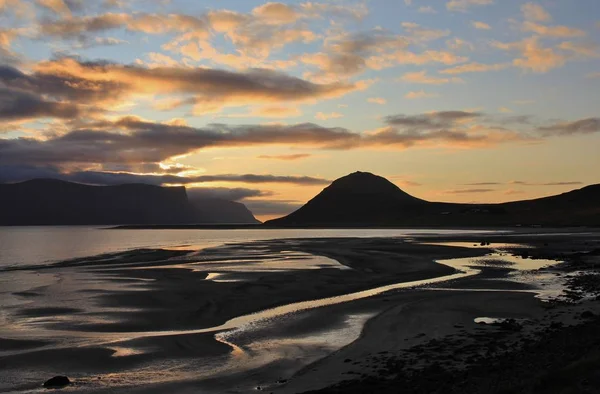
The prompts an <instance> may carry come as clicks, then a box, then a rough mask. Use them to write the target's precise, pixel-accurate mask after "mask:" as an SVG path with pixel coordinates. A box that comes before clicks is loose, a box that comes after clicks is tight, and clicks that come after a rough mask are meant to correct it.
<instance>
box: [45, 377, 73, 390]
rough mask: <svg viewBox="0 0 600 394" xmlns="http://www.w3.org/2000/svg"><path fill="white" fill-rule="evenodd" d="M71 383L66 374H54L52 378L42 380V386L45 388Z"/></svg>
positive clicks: (59, 386)
mask: <svg viewBox="0 0 600 394" xmlns="http://www.w3.org/2000/svg"><path fill="white" fill-rule="evenodd" d="M69 384H71V381H70V380H69V378H68V377H66V376H55V377H53V378H52V379H48V380H46V381H45V382H44V387H47V388H61V387H65V386H68V385H69Z"/></svg>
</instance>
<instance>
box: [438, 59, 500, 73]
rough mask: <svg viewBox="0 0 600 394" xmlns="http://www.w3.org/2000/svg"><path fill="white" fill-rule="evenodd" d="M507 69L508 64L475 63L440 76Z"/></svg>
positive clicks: (449, 70)
mask: <svg viewBox="0 0 600 394" xmlns="http://www.w3.org/2000/svg"><path fill="white" fill-rule="evenodd" d="M507 67H510V64H507V63H498V64H481V63H475V62H474V63H467V64H461V65H460V66H456V67H452V68H447V69H445V70H441V71H440V74H452V75H455V74H465V73H476V72H487V71H499V70H504V69H505V68H507Z"/></svg>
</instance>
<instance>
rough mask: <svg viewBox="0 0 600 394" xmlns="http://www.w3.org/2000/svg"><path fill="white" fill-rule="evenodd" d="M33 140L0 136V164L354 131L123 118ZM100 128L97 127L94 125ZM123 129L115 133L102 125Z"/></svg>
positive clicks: (147, 159)
mask: <svg viewBox="0 0 600 394" xmlns="http://www.w3.org/2000/svg"><path fill="white" fill-rule="evenodd" d="M93 127H95V128H94V129H80V130H74V131H71V132H69V133H66V134H64V135H60V136H56V137H53V138H48V139H46V140H37V139H32V138H18V139H11V140H0V164H11V163H12V164H15V163H21V164H52V163H54V164H60V163H63V164H65V163H99V164H102V163H158V162H161V161H163V160H166V159H168V158H170V157H173V156H177V155H182V154H186V153H191V152H194V151H196V150H199V149H201V148H206V147H217V146H218V147H227V146H248V145H269V144H290V145H295V144H297V145H304V146H313V147H331V148H344V147H347V146H351V145H355V144H356V143H358V142H360V135H358V134H354V133H351V132H349V131H348V130H346V129H342V128H326V127H321V126H318V125H315V124H311V123H304V124H298V125H292V126H282V125H255V126H226V125H211V126H209V127H207V128H203V129H199V128H193V127H188V126H177V125H169V124H161V123H152V122H146V121H142V120H139V119H137V118H132V117H127V118H122V119H120V120H118V121H116V122H114V123H113V122H100V123H96V124H94V125H93ZM100 127H102V128H104V130H102V129H98V128H100ZM109 129H110V130H117V131H119V130H120V131H125V130H127V131H128V133H117V132H111V131H108V130H109Z"/></svg>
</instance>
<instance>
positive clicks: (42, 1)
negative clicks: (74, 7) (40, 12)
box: [37, 0, 71, 18]
mask: <svg viewBox="0 0 600 394" xmlns="http://www.w3.org/2000/svg"><path fill="white" fill-rule="evenodd" d="M37 3H38V4H39V5H40V6H42V7H45V8H47V9H48V10H51V11H52V12H54V13H56V14H57V15H59V16H61V17H63V18H70V17H71V9H70V8H69V6H68V4H67V3H65V2H64V1H63V0H37Z"/></svg>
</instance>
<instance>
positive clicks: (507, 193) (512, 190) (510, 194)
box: [504, 189, 524, 196]
mask: <svg viewBox="0 0 600 394" xmlns="http://www.w3.org/2000/svg"><path fill="white" fill-rule="evenodd" d="M523 193H524V192H523V191H522V190H515V189H508V190H506V191H504V194H505V195H507V196H515V195H517V194H523Z"/></svg>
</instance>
